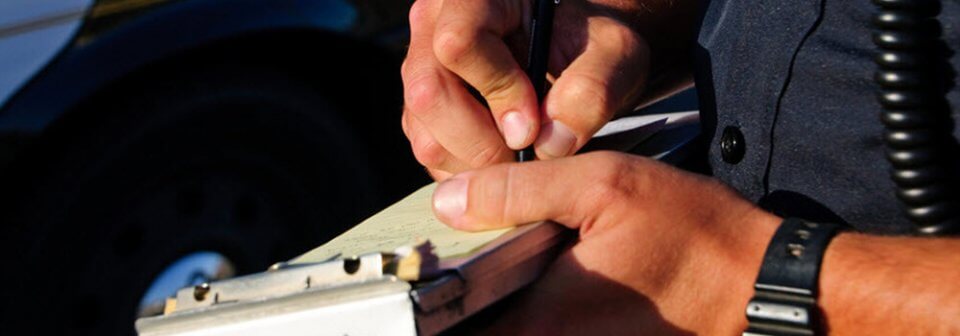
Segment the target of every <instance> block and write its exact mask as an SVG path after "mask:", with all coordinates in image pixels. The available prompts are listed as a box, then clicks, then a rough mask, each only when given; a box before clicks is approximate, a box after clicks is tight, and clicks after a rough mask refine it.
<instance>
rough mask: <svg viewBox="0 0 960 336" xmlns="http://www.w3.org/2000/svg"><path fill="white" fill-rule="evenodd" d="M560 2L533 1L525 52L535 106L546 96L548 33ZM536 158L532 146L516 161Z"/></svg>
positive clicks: (518, 156) (521, 151)
mask: <svg viewBox="0 0 960 336" xmlns="http://www.w3.org/2000/svg"><path fill="white" fill-rule="evenodd" d="M559 4H560V0H533V18H532V22H531V23H530V49H528V50H527V56H528V57H527V77H528V78H530V82H531V83H533V89H534V90H536V92H537V106H538V107H539V106H540V104H542V103H543V97H544V96H546V94H547V64H548V61H549V60H550V33H551V31H552V30H553V12H554V10H555V9H556V6H557V5H559ZM535 157H536V154H534V151H533V145H530V146H527V148H524V149H522V150H518V151H517V161H518V162H524V161H532V160H533V159H534V158H535Z"/></svg>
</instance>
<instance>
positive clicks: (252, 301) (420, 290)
mask: <svg viewBox="0 0 960 336" xmlns="http://www.w3.org/2000/svg"><path fill="white" fill-rule="evenodd" d="M571 236H572V233H571V232H569V230H566V229H564V228H562V227H560V226H558V225H556V224H553V223H537V224H531V225H526V226H522V227H518V228H516V229H514V230H512V231H510V232H508V233H507V234H504V235H503V236H502V237H500V238H498V239H496V240H495V241H493V242H491V243H489V244H487V245H486V246H484V247H483V248H481V249H480V250H478V251H476V252H475V253H471V254H470V255H467V256H463V257H460V258H455V259H450V260H441V261H439V263H438V264H437V266H439V268H438V269H437V270H436V271H430V272H426V273H423V274H424V275H425V276H424V277H423V278H422V279H417V280H404V279H402V278H401V277H399V276H398V273H402V272H400V268H401V267H398V266H399V264H400V263H402V262H403V261H404V256H402V255H398V254H393V253H371V254H367V255H362V256H358V257H356V258H347V259H338V260H331V261H327V262H322V263H316V264H299V265H284V264H280V265H278V266H276V267H272V268H271V270H268V271H266V272H263V273H258V274H252V275H248V276H243V277H238V278H234V279H229V280H223V281H217V282H211V283H208V284H201V285H199V286H196V287H189V288H184V289H181V290H179V291H178V292H177V295H176V297H175V298H173V299H170V300H168V303H167V307H166V309H165V314H164V315H162V316H155V317H147V318H141V319H139V320H137V322H136V329H137V332H138V333H139V334H140V335H145V336H153V335H434V334H437V333H439V332H442V331H444V330H447V329H448V328H450V327H452V326H454V325H456V324H457V323H459V322H461V321H463V320H464V319H466V318H467V317H469V316H471V315H473V314H475V313H477V312H479V311H480V310H482V309H483V308H485V307H487V306H489V305H490V304H492V303H494V302H497V301H498V300H501V299H503V298H505V297H506V296H508V295H510V294H511V293H513V292H515V291H517V290H518V289H520V288H522V287H524V286H526V285H527V284H529V283H531V282H533V281H534V280H535V279H536V278H537V276H539V275H540V273H541V272H543V270H544V269H545V268H546V267H547V266H548V265H549V263H550V262H551V261H552V260H553V259H554V258H555V256H556V255H557V253H558V252H559V250H560V249H561V248H562V246H563V245H564V242H565V241H566V240H567V239H569V237H571Z"/></svg>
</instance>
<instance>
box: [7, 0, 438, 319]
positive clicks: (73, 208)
mask: <svg viewBox="0 0 960 336" xmlns="http://www.w3.org/2000/svg"><path fill="white" fill-rule="evenodd" d="M409 5H410V2H409V1H376V0H4V1H0V211H2V212H0V214H2V215H0V222H2V225H0V230H3V231H2V232H0V233H2V234H0V237H2V238H0V239H2V244H0V248H2V250H0V252H2V256H3V260H4V264H3V265H4V268H5V271H4V272H3V276H2V277H0V278H2V279H3V280H2V286H0V289H2V293H3V305H2V306H3V308H0V309H2V311H0V316H2V317H3V321H4V326H5V327H6V328H5V330H7V331H12V334H18V333H21V332H25V333H29V334H97V335H110V334H129V333H132V332H133V321H134V319H135V318H136V317H137V316H138V315H144V314H154V313H157V312H158V310H159V309H161V307H162V300H163V298H164V297H165V296H166V295H169V294H171V293H172V291H173V290H174V289H175V288H178V287H183V286H187V285H190V284H195V283H199V282H202V281H207V280H211V279H216V278H222V277H228V276H233V275H236V274H242V273H249V272H255V271H262V270H264V269H265V268H266V267H267V266H269V265H270V264H272V263H273V262H277V261H281V260H286V259H288V258H291V257H293V256H295V255H296V254H297V253H301V252H304V251H306V250H307V249H309V248H310V247H313V246H316V245H319V244H320V243H322V242H323V241H325V240H327V239H329V238H332V237H333V236H335V235H336V234H338V233H340V232H342V231H344V230H345V229H346V228H348V227H349V226H350V225H352V224H355V223H356V222H358V220H359V219H361V218H363V217H365V216H367V215H369V214H371V213H372V212H373V211H375V210H376V209H378V208H380V207H382V206H384V205H385V204H387V203H389V202H391V201H393V200H395V199H397V198H399V197H400V196H402V195H404V194H405V193H406V192H409V191H410V190H412V188H414V187H416V186H418V185H422V184H423V183H425V182H426V180H427V177H426V175H425V174H423V172H422V170H421V169H420V168H419V166H418V165H417V164H416V163H415V161H414V160H413V158H412V156H411V155H410V154H409V148H408V147H407V143H406V141H405V140H404V139H403V136H402V134H401V133H400V127H399V120H400V106H401V104H402V100H401V91H400V81H399V74H398V73H399V71H398V69H399V64H400V62H401V60H402V56H403V51H404V48H405V39H406V37H407V31H406V15H407V9H408V7H409Z"/></svg>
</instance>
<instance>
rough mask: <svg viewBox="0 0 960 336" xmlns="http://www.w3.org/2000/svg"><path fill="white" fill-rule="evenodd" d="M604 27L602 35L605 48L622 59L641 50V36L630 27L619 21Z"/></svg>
mask: <svg viewBox="0 0 960 336" xmlns="http://www.w3.org/2000/svg"><path fill="white" fill-rule="evenodd" d="M610 20H611V21H613V20H612V19H610ZM604 27H605V28H604V29H603V33H602V36H603V42H604V47H606V48H608V49H611V50H612V51H613V52H616V53H617V54H619V55H621V56H622V57H627V56H629V55H631V54H633V53H634V52H635V51H636V50H637V49H638V48H639V44H640V35H638V34H637V33H636V32H635V31H633V29H631V28H630V27H627V26H626V25H624V24H622V23H620V22H617V21H614V22H611V23H610V24H606V25H604Z"/></svg>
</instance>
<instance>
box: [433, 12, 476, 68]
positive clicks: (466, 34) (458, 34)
mask: <svg viewBox="0 0 960 336" xmlns="http://www.w3.org/2000/svg"><path fill="white" fill-rule="evenodd" d="M475 36H476V34H474V33H473V32H472V30H471V29H469V28H467V27H465V26H464V25H462V24H457V23H450V24H447V25H444V26H443V27H441V28H440V29H439V30H438V31H437V34H436V35H435V37H434V40H433V52H434V55H436V57H437V60H439V61H440V63H441V64H443V65H445V66H447V67H454V66H456V65H458V64H460V63H461V62H463V60H464V58H465V57H467V56H468V55H469V54H470V53H471V51H472V50H473V48H474V46H475V45H476V38H475Z"/></svg>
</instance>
